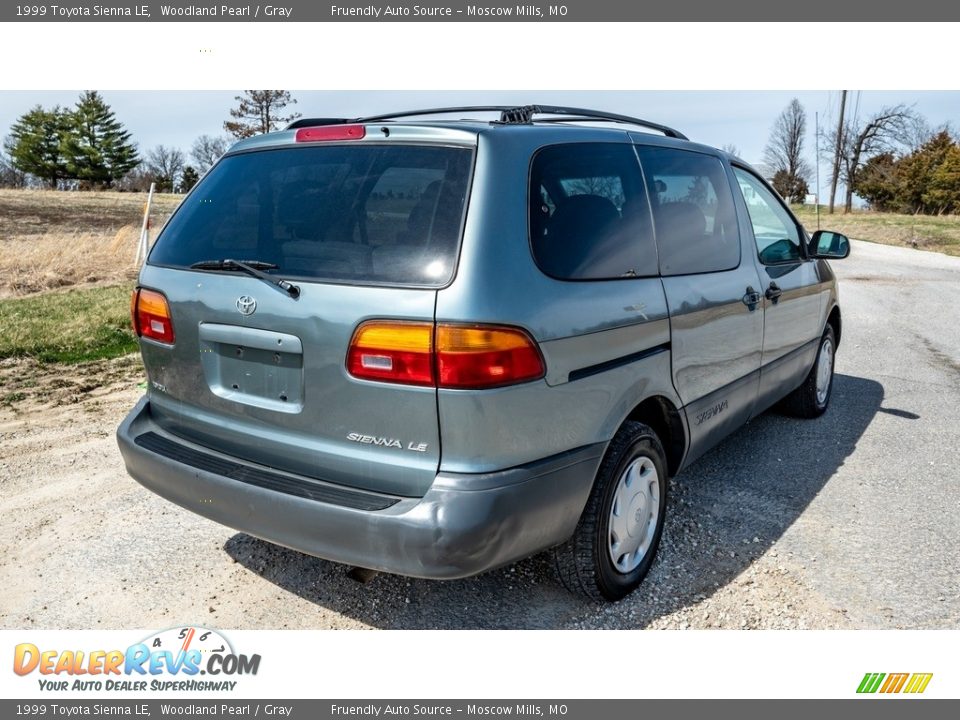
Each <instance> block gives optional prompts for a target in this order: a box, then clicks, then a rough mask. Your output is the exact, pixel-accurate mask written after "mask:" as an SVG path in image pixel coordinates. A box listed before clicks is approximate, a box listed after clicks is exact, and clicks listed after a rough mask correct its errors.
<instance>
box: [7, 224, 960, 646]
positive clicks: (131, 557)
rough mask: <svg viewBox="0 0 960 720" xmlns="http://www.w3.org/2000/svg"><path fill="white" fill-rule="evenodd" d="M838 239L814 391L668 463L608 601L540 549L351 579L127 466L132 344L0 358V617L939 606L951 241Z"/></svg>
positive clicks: (956, 338) (448, 618)
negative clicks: (904, 245)
mask: <svg viewBox="0 0 960 720" xmlns="http://www.w3.org/2000/svg"><path fill="white" fill-rule="evenodd" d="M853 245H854V247H853V254H852V256H851V257H850V258H849V259H848V260H846V261H843V262H836V263H834V267H835V268H836V270H837V272H838V274H839V275H840V278H841V302H842V307H843V312H844V318H843V320H844V327H843V339H842V343H841V346H840V351H839V354H838V358H837V366H836V369H837V373H838V375H837V378H836V385H835V394H834V397H833V401H832V405H831V408H830V410H829V411H828V412H827V414H826V415H825V416H824V417H823V418H821V419H819V420H815V421H801V420H793V419H790V418H785V417H782V416H779V415H777V414H774V413H767V414H766V415H764V416H762V417H760V418H758V419H756V420H754V421H753V422H751V423H750V424H749V425H748V426H747V427H745V428H743V429H741V430H740V431H739V432H737V433H736V434H735V435H734V436H732V437H731V438H729V439H728V440H727V441H725V442H724V443H723V444H721V445H720V446H719V447H717V448H716V449H714V450H713V451H712V452H710V453H709V454H708V455H706V456H705V457H704V458H702V459H701V460H700V461H698V462H697V463H696V464H695V465H693V467H691V468H689V469H688V470H687V471H685V472H684V473H683V474H682V475H681V476H680V477H678V478H676V479H675V480H674V482H673V485H672V487H671V493H672V494H671V497H670V508H669V513H668V521H667V526H666V530H665V533H664V540H663V545H662V548H661V552H660V555H659V558H658V560H657V563H656V564H655V566H654V568H653V570H652V571H651V573H650V575H649V576H648V578H647V580H646V582H645V583H644V584H643V585H642V586H641V588H640V590H639V591H638V592H636V593H635V594H634V595H633V596H631V597H630V598H628V599H627V600H625V601H623V602H620V603H618V604H615V605H607V606H602V605H598V604H594V603H590V602H585V601H583V600H580V599H579V598H576V597H573V596H571V595H569V594H567V593H566V591H564V590H563V589H562V588H561V587H560V586H559V584H558V582H557V581H556V580H555V579H554V578H553V576H552V572H551V569H550V566H549V563H548V562H547V561H546V559H544V558H543V557H537V558H532V559H530V560H526V561H524V562H521V563H518V564H517V565H514V566H512V567H508V568H504V569H501V570H498V571H495V572H492V573H488V574H486V575H483V576H481V577H478V578H473V579H470V580H462V581H455V582H442V583H441V582H428V581H420V580H409V579H406V578H401V577H396V576H390V575H378V576H376V577H375V578H374V579H373V580H372V581H370V582H368V583H367V584H360V583H359V582H356V581H354V580H351V579H350V578H348V577H347V575H346V568H344V567H343V566H340V565H336V564H333V563H329V562H325V561H323V560H318V559H316V558H312V557H308V556H305V555H301V554H299V553H296V552H293V551H289V550H285V549H283V548H279V547H276V546H272V545H270V544H268V543H265V542H262V541H260V540H256V539H254V538H252V537H249V536H247V535H244V534H242V533H235V532H233V531H232V530H230V529H228V528H225V527H222V526H219V525H216V524H214V523H212V522H210V521H208V520H205V519H203V518H200V517H198V516H196V515H193V514H191V513H188V512H186V511H184V510H181V509H180V508H178V507H176V506H174V505H171V504H170V503H167V502H165V501H163V500H161V499H160V498H158V497H156V496H154V495H152V494H151V493H149V492H148V491H146V490H144V489H143V488H141V487H140V486H139V485H138V484H137V483H135V482H134V481H133V480H131V479H130V478H128V477H127V475H126V473H125V472H124V470H123V465H122V462H121V460H120V455H119V453H118V451H117V448H116V444H115V442H114V439H113V432H114V429H115V427H116V425H117V424H118V423H119V421H120V419H121V418H122V416H123V414H124V413H125V412H126V410H127V409H128V408H129V407H131V406H132V405H133V403H134V401H135V400H136V398H137V397H138V395H139V394H140V393H141V392H142V391H141V390H139V389H138V387H137V383H138V382H139V381H140V380H141V378H140V376H139V371H138V369H137V368H138V366H137V364H136V362H135V360H134V359H132V358H127V359H122V360H119V361H114V362H112V363H107V364H105V365H104V364H101V365H97V366H94V367H90V368H80V369H78V370H77V371H76V376H62V375H57V376H54V375H52V374H51V372H50V371H49V370H46V371H45V370H42V369H38V368H36V367H35V366H32V365H30V364H29V363H23V362H20V363H16V362H7V363H5V364H4V365H3V366H0V372H2V373H5V374H6V375H7V376H11V377H12V376H14V375H18V374H20V375H22V374H23V373H35V374H37V376H38V381H39V382H40V383H41V384H42V385H43V386H44V387H49V388H51V391H50V393H48V394H47V395H45V396H44V398H43V399H42V401H36V400H28V401H25V402H22V403H18V404H16V405H15V406H14V407H13V408H9V407H7V408H0V503H2V514H0V538H2V540H0V543H2V546H0V626H2V627H4V628H101V627H104V628H124V627H167V626H170V625H173V624H183V623H197V624H203V625H207V626H215V627H225V628H358V627H376V628H634V627H652V628H687V627H692V628H710V627H723V628H858V627H864V628H894V627H905V628H956V627H960V580H958V578H960V458H958V453H957V450H958V448H960V429H958V423H957V422H956V420H955V417H956V414H957V413H956V409H957V408H958V407H960V258H950V257H946V256H943V255H938V254H932V253H923V252H918V251H914V250H908V249H901V248H894V247H887V246H882V245H872V244H867V243H860V242H855V243H854V244H853Z"/></svg>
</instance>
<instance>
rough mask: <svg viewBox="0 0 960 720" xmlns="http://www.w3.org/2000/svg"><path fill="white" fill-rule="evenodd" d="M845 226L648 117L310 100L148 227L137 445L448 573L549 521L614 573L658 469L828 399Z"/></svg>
mask: <svg viewBox="0 0 960 720" xmlns="http://www.w3.org/2000/svg"><path fill="white" fill-rule="evenodd" d="M490 111H494V112H497V113H499V116H498V117H497V116H495V117H496V119H494V120H489V119H488V120H484V119H466V120H449V119H437V118H438V117H440V116H441V115H446V116H450V115H452V114H456V113H460V114H461V115H470V116H472V117H474V118H482V117H484V114H485V113H489V112H490ZM431 117H433V118H434V119H432V120H431V119H425V118H431ZM487 117H489V115H488V116H487ZM585 121H590V122H585ZM848 253H849V242H848V241H847V239H846V238H845V237H843V236H841V235H838V234H836V233H830V232H825V231H824V232H819V231H818V232H817V233H815V234H814V235H813V237H812V238H811V237H808V236H807V234H806V233H805V232H804V229H803V228H802V227H801V225H800V223H799V222H798V221H797V219H796V218H795V217H794V216H793V215H792V214H791V212H790V210H789V209H788V207H787V206H786V205H784V203H783V202H782V201H781V199H780V198H779V197H778V196H777V194H776V193H775V192H774V191H773V190H771V188H770V186H769V185H768V184H767V183H766V182H765V181H764V180H763V179H762V178H761V177H760V176H759V175H758V174H757V173H756V172H755V171H754V170H752V169H751V168H750V167H749V166H748V165H746V164H744V163H743V162H741V161H740V160H738V159H736V158H734V157H730V156H728V155H727V154H725V153H723V152H720V151H718V150H715V149H713V148H710V147H705V146H702V145H697V144H694V143H692V142H690V141H688V140H687V139H686V138H685V137H684V136H683V135H681V134H680V133H679V132H677V131H675V130H672V129H671V128H668V127H664V126H662V125H658V124H656V123H651V122H647V121H644V120H639V119H636V118H630V117H624V116H620V115H613V114H610V113H602V112H598V111H594V110H583V109H578V108H562V107H552V106H551V107H546V106H527V107H520V108H507V107H503V108H501V107H495V108H492V107H480V108H453V109H451V108H446V109H438V110H427V111H417V112H413V113H397V114H392V115H381V116H377V117H367V118H360V119H355V120H342V119H317V120H299V121H297V122H295V123H294V124H293V125H291V126H290V127H289V128H287V129H286V130H284V131H282V132H276V133H271V134H268V135H263V136H260V137H255V138H252V139H249V140H244V141H242V142H240V143H238V144H236V145H235V146H234V147H233V148H232V149H231V150H230V151H229V152H228V153H227V154H226V155H225V156H224V157H223V158H222V159H221V160H220V161H219V162H218V163H217V165H216V166H215V167H214V168H213V169H212V170H211V171H210V172H209V173H208V174H207V175H206V176H205V177H204V178H203V180H202V181H201V182H200V183H199V184H198V185H197V186H196V188H195V189H194V190H193V191H192V192H191V193H190V194H189V196H188V197H187V198H186V199H185V200H184V201H183V203H182V204H181V206H180V207H179V209H178V210H177V211H176V213H175V214H174V215H173V216H172V217H171V219H170V220H169V222H168V223H167V224H166V226H165V227H164V229H163V231H162V232H161V233H160V236H159V238H158V239H157V242H156V245H155V247H154V248H153V250H152V252H151V253H150V256H149V260H148V262H147V263H146V265H145V266H144V267H143V270H142V272H141V273H140V277H139V285H138V287H137V289H136V290H135V291H134V295H133V298H132V302H131V305H132V308H131V309H132V314H133V321H134V325H135V328H136V331H137V334H138V335H139V337H140V348H141V352H142V355H143V361H144V364H145V366H146V370H147V375H148V379H149V383H148V385H149V387H148V391H147V393H146V395H145V397H144V398H143V399H142V400H140V402H139V403H138V404H137V406H136V407H135V408H134V409H133V411H132V412H131V413H130V414H129V416H128V417H127V418H126V419H125V420H124V422H123V424H122V425H121V426H120V428H119V431H118V439H119V443H120V449H121V451H122V453H123V457H124V460H125V462H126V466H127V469H128V471H129V473H130V474H131V475H132V476H133V477H134V478H135V479H136V480H138V481H139V482H140V483H142V484H143V485H145V486H146V487H148V488H149V489H151V490H153V491H154V492H156V493H158V494H159V495H161V496H163V497H165V498H167V499H168V500H171V501H173V502H175V503H177V504H179V505H182V506H184V507H186V508H189V509H190V510H193V511H194V512H197V513H199V514H201V515H204V516H206V517H208V518H212V519H213V520H216V521H218V522H221V523H224V524H226V525H229V526H231V527H234V528H237V529H240V530H243V531H245V532H248V533H251V534H253V535H255V536H258V537H261V538H265V539H267V540H270V541H272V542H275V543H279V544H281V545H285V546H288V547H291V548H295V549H297V550H301V551H303V552H306V553H310V554H313V555H317V556H319V557H323V558H328V559H330V560H335V561H338V562H342V563H347V564H350V565H354V566H358V567H363V568H371V569H375V570H383V571H388V572H393V573H401V574H405V575H412V576H417V577H426V578H459V577H465V576H469V575H473V574H476V573H479V572H482V571H485V570H488V569H490V568H493V567H496V566H499V565H503V564H505V563H510V562H512V561H515V560H518V559H520V558H523V557H525V556H528V555H531V554H533V553H536V552H538V551H541V550H546V549H550V548H552V549H553V552H554V555H555V558H556V566H557V569H558V572H559V575H560V576H561V578H562V580H563V581H564V583H565V584H566V585H567V586H569V587H570V588H571V589H574V590H577V591H580V592H583V593H586V594H587V595H589V596H592V597H595V598H605V599H610V600H615V599H618V598H621V597H623V596H624V595H626V594H627V593H629V592H630V591H631V590H633V589H634V588H635V587H636V586H637V585H638V584H639V583H640V581H641V580H642V578H643V577H644V575H645V574H646V573H647V571H648V569H649V568H650V565H651V563H652V562H653V559H654V555H655V553H656V549H657V545H658V543H659V540H660V535H661V532H662V530H663V523H664V513H665V509H666V505H667V479H668V477H670V476H672V475H675V474H676V473H678V472H680V471H681V470H682V469H683V468H685V467H687V466H688V465H689V464H690V463H692V462H693V461H694V460H695V459H696V458H697V457H698V456H700V455H701V454H703V453H704V452H705V451H706V450H707V449H708V448H710V447H711V446H713V445H714V444H716V443H717V442H718V441H719V440H720V439H722V438H723V437H724V436H726V435H728V434H729V433H730V432H731V431H733V430H734V429H736V428H738V427H739V426H741V425H743V424H744V423H745V422H746V421H748V420H749V419H750V418H752V417H754V416H756V415H757V414H759V413H761V412H763V411H764V410H766V409H767V408H769V407H770V406H772V405H773V404H774V403H777V402H778V401H781V400H783V401H784V405H785V406H786V407H787V408H789V409H790V410H792V411H793V412H794V413H795V414H797V415H800V416H802V417H810V418H812V417H816V416H818V415H820V414H821V413H823V412H824V410H825V409H826V408H827V403H828V402H829V400H830V390H831V383H832V376H833V360H834V353H835V351H836V348H837V344H838V343H839V341H840V333H841V323H840V308H839V305H838V297H837V285H836V279H835V277H834V275H833V273H832V272H831V270H830V267H829V265H828V264H827V262H826V260H825V259H826V258H842V257H845V256H846V255H847V254H848Z"/></svg>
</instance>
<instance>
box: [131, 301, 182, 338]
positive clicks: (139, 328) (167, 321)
mask: <svg viewBox="0 0 960 720" xmlns="http://www.w3.org/2000/svg"><path fill="white" fill-rule="evenodd" d="M130 315H131V318H132V320H133V330H134V332H136V333H137V337H145V338H149V339H151V340H156V341H157V342H161V343H166V344H168V345H173V341H174V334H173V318H172V317H171V316H170V305H169V304H168V303H167V298H165V297H164V296H163V293H158V292H157V291H156V290H147V289H145V288H137V289H136V290H134V291H133V295H132V296H131V297H130Z"/></svg>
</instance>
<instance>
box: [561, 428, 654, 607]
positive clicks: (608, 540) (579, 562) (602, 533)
mask: <svg viewBox="0 0 960 720" xmlns="http://www.w3.org/2000/svg"><path fill="white" fill-rule="evenodd" d="M666 468H667V464H666V459H665V454H664V451H663V446H662V445H661V444H660V440H659V438H658V437H657V435H656V434H655V433H654V432H653V430H651V429H650V428H649V427H648V426H646V425H644V424H642V423H639V422H632V421H631V422H626V423H624V424H623V426H622V427H621V428H620V430H619V432H617V434H616V435H615V436H614V438H613V440H612V441H611V443H610V447H609V448H608V449H607V454H606V455H605V456H604V459H603V462H602V463H601V464H600V469H599V470H598V471H597V478H596V481H595V482H594V485H593V490H592V492H591V493H590V498H589V499H588V500H587V505H586V507H585V508H584V511H583V515H582V516H581V517H580V522H579V524H578V525H577V529H576V531H575V532H574V534H573V537H572V538H570V540H568V541H567V542H566V543H564V544H563V545H561V546H560V547H558V548H556V549H555V550H554V560H555V563H556V568H557V573H558V575H559V576H560V579H561V581H562V582H563V584H564V585H566V587H567V588H568V589H569V590H571V591H573V592H578V593H582V594H584V595H587V596H588V597H590V598H593V599H595V600H619V599H621V598H622V597H624V596H626V595H627V594H629V593H630V592H632V591H633V590H634V589H635V588H636V587H637V586H638V585H639V584H640V582H641V581H642V580H643V578H644V576H645V575H646V574H647V572H648V571H649V570H650V566H651V565H652V564H653V560H654V557H655V556H656V552H657V546H658V545H659V544H660V536H661V534H662V533H663V521H664V517H665V516H666V506H667V470H666Z"/></svg>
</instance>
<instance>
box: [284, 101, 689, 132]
mask: <svg viewBox="0 0 960 720" xmlns="http://www.w3.org/2000/svg"><path fill="white" fill-rule="evenodd" d="M456 112H498V113H500V120H499V122H500V123H503V124H504V125H525V124H527V123H531V122H533V116H534V115H562V116H564V117H557V118H553V119H548V118H543V120H544V121H546V122H576V121H583V120H599V121H601V122H616V123H624V124H627V125H637V126H639V127H645V128H649V129H651V130H656V131H657V132H660V133H663V134H664V135H665V136H666V137H670V138H677V139H678V140H687V139H688V138H687V136H686V135H684V134H683V133H681V132H680V131H679V130H674V129H673V128H671V127H667V126H666V125H661V124H660V123H655V122H650V121H649V120H642V119H640V118H635V117H630V116H629V115H617V114H615V113H609V112H604V111H602V110H589V109H586V108H574V107H563V106H559V105H520V106H515V105H463V106H459V107H442V108H427V109H424V110H408V111H406V112H394V113H385V114H383V115H370V116H367V117H360V118H354V119H346V118H303V119H300V120H297V121H295V122H292V123H290V124H289V125H288V126H287V128H286V129H287V130H295V129H296V128H301V127H315V126H317V125H342V124H344V123H367V122H380V121H381V120H396V119H399V118H405V117H416V116H418V115H450V114H452V113H456Z"/></svg>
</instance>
